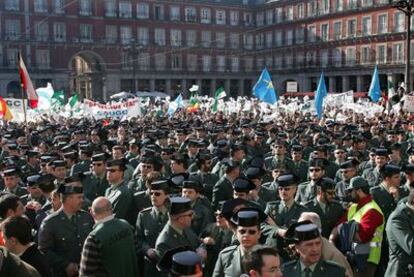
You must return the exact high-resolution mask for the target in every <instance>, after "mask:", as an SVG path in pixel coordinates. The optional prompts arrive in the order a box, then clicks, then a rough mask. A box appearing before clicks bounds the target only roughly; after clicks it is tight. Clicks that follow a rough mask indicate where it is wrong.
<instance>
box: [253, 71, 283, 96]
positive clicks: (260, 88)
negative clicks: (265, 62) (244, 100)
mask: <svg viewBox="0 0 414 277" xmlns="http://www.w3.org/2000/svg"><path fill="white" fill-rule="evenodd" d="M253 95H254V96H256V97H257V98H258V99H260V100H261V101H263V102H266V103H269V104H274V103H276V102H277V96H276V90H275V88H274V86H273V83H272V79H271V78H270V74H269V71H267V69H266V68H265V69H263V71H262V74H260V77H259V80H258V81H257V83H256V84H255V85H254V87H253Z"/></svg>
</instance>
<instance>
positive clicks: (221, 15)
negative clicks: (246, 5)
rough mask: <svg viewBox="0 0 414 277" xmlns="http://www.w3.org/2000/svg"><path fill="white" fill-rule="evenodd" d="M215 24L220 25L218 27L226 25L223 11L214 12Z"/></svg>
mask: <svg viewBox="0 0 414 277" xmlns="http://www.w3.org/2000/svg"><path fill="white" fill-rule="evenodd" d="M216 24H220V25H224V24H226V11H225V10H216Z"/></svg>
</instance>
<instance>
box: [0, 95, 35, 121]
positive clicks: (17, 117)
mask: <svg viewBox="0 0 414 277" xmlns="http://www.w3.org/2000/svg"><path fill="white" fill-rule="evenodd" d="M4 100H5V101H6V103H7V106H9V108H10V112H11V113H12V115H13V119H12V120H11V121H12V122H17V123H21V122H24V109H23V100H22V99H17V98H4ZM24 103H25V105H26V110H27V100H26V99H25V100H24ZM28 119H30V118H28ZM29 121H30V120H29Z"/></svg>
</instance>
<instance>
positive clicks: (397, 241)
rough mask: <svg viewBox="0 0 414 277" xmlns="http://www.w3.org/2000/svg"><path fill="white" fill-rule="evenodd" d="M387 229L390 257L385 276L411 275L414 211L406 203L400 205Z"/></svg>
mask: <svg viewBox="0 0 414 277" xmlns="http://www.w3.org/2000/svg"><path fill="white" fill-rule="evenodd" d="M385 229H386V233H387V238H388V244H389V257H390V259H389V263H388V267H387V271H386V273H385V276H387V277H397V276H409V275H408V274H407V269H408V265H409V264H413V263H414V211H413V210H412V209H411V208H409V207H408V206H407V205H405V204H401V205H399V206H398V207H397V209H396V210H395V211H394V212H392V213H391V215H390V217H389V219H388V223H387V225H386V228H385Z"/></svg>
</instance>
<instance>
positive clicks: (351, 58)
mask: <svg viewBox="0 0 414 277" xmlns="http://www.w3.org/2000/svg"><path fill="white" fill-rule="evenodd" d="M355 62H356V51H355V48H354V47H349V48H347V49H346V52H345V63H346V65H351V66H352V65H355Z"/></svg>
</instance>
